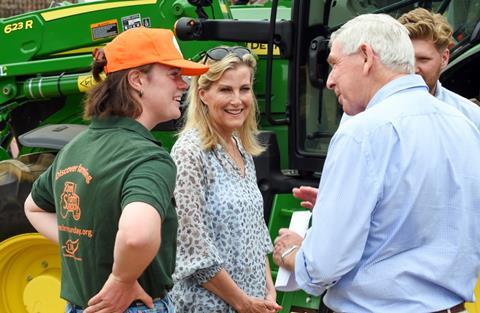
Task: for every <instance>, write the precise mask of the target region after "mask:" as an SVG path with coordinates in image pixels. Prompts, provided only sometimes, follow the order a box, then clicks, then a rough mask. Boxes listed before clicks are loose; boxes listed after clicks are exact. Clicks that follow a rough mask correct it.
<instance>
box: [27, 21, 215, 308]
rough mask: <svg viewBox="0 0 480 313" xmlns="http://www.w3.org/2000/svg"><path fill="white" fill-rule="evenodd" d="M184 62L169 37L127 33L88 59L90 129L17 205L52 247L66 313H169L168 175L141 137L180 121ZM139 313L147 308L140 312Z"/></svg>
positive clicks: (173, 225) (173, 221) (171, 234)
mask: <svg viewBox="0 0 480 313" xmlns="http://www.w3.org/2000/svg"><path fill="white" fill-rule="evenodd" d="M207 69H208V67H207V66H204V65H202V64H197V63H193V62H190V61H187V60H184V58H183V56H182V54H181V52H180V50H179V48H178V45H177V43H176V41H175V38H174V36H173V33H172V32H171V31H170V30H165V29H149V28H143V27H141V28H134V29H130V30H127V31H125V32H123V33H121V34H120V35H118V36H117V37H116V38H115V39H114V40H113V41H112V42H110V43H109V44H107V45H106V46H105V48H104V49H103V51H102V50H101V51H97V52H96V53H95V58H94V63H93V69H92V71H93V76H94V77H95V79H96V80H97V81H99V80H100V77H99V75H100V73H101V72H102V71H104V72H105V73H106V75H107V76H106V78H105V80H103V81H100V82H99V83H98V84H97V85H96V86H95V87H93V88H92V89H91V90H90V91H89V92H88V95H87V99H86V102H85V118H87V119H91V124H90V126H89V128H88V130H86V131H85V132H83V133H81V134H80V135H78V136H77V137H76V138H75V139H74V140H73V141H72V142H70V143H69V144H68V145H67V146H65V148H64V149H62V150H61V151H60V152H59V153H58V155H57V157H56V159H55V161H54V162H53V164H52V166H51V167H50V168H49V169H48V170H47V171H46V172H45V173H43V174H42V175H41V176H40V177H39V179H38V180H37V181H36V182H35V184H34V186H33V189H32V192H31V194H30V196H29V197H28V198H27V200H26V202H25V212H26V214H27V217H28V218H29V220H30V222H31V223H32V224H33V226H34V227H35V228H36V229H37V230H38V231H39V232H40V233H42V234H43V235H45V236H46V237H47V238H49V239H51V240H53V241H55V242H58V243H59V245H60V256H61V260H62V288H61V297H62V298H64V299H65V300H67V301H68V305H67V309H66V312H85V313H92V312H101V313H103V312H105V313H106V312H140V311H144V310H147V309H148V308H150V309H152V308H155V309H154V310H149V311H148V312H173V304H172V302H171V300H170V297H169V295H168V291H169V290H170V289H171V288H172V286H173V282H172V272H173V270H174V267H175V254H176V230H177V215H176V213H175V209H174V205H173V202H172V195H173V190H174V187H175V175H176V168H175V164H174V163H173V161H172V159H171V158H170V156H169V154H168V153H167V151H165V149H164V148H162V146H161V144H160V142H158V141H157V140H156V139H155V138H154V137H153V136H152V135H151V133H150V130H151V129H152V128H153V127H154V126H155V125H157V124H158V123H160V122H165V121H168V120H172V119H176V118H178V117H180V110H179V104H180V103H179V102H180V98H181V95H182V92H183V91H184V90H185V89H186V88H187V84H186V83H185V82H184V81H183V79H182V75H199V74H202V73H204V72H205V71H207ZM147 307H148V308H147Z"/></svg>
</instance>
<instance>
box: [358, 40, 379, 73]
mask: <svg viewBox="0 0 480 313" xmlns="http://www.w3.org/2000/svg"><path fill="white" fill-rule="evenodd" d="M358 50H359V52H360V56H361V57H362V58H363V74H368V73H369V72H370V70H371V69H372V67H373V63H374V61H375V53H374V52H373V50H372V47H370V46H369V45H368V44H366V43H362V44H361V45H360V47H359V49H358Z"/></svg>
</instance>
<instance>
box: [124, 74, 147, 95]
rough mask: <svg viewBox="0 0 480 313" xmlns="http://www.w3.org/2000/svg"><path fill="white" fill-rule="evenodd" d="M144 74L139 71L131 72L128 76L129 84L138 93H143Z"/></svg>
mask: <svg viewBox="0 0 480 313" xmlns="http://www.w3.org/2000/svg"><path fill="white" fill-rule="evenodd" d="M143 76H144V73H142V72H141V71H139V70H137V69H133V70H130V71H129V72H128V74H127V80H128V84H129V85H130V86H131V87H132V88H133V89H135V90H136V91H138V92H141V91H142V89H143V88H142V84H143V79H144V78H143Z"/></svg>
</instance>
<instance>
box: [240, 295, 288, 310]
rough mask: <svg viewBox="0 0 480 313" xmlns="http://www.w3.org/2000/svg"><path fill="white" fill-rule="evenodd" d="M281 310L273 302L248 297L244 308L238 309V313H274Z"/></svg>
mask: <svg viewBox="0 0 480 313" xmlns="http://www.w3.org/2000/svg"><path fill="white" fill-rule="evenodd" d="M281 309H282V307H281V306H279V305H278V304H277V303H276V302H275V301H270V300H267V299H258V298H253V297H249V299H248V302H247V303H246V305H245V306H243V307H241V308H239V309H238V310H237V312H239V313H276V312H278V311H280V310H281Z"/></svg>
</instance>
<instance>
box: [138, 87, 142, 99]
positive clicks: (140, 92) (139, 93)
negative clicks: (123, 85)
mask: <svg viewBox="0 0 480 313" xmlns="http://www.w3.org/2000/svg"><path fill="white" fill-rule="evenodd" d="M138 95H139V96H140V98H141V97H143V89H140V90H139V91H138Z"/></svg>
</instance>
